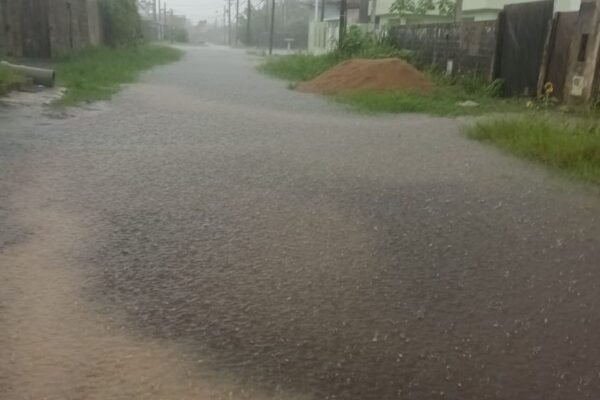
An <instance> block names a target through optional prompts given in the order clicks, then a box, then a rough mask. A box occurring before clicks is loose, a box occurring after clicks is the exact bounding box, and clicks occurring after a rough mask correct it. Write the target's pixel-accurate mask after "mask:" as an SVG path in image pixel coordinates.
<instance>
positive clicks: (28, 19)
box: [20, 0, 51, 58]
mask: <svg viewBox="0 0 600 400" xmlns="http://www.w3.org/2000/svg"><path fill="white" fill-rule="evenodd" d="M20 1H21V2H22V3H21V35H22V36H21V37H22V46H23V56H24V57H35V58H48V57H50V54H51V53H50V34H49V33H50V32H49V30H48V3H47V0H20Z"/></svg>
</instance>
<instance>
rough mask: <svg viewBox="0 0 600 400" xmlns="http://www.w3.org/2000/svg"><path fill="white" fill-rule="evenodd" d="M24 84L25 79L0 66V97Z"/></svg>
mask: <svg viewBox="0 0 600 400" xmlns="http://www.w3.org/2000/svg"><path fill="white" fill-rule="evenodd" d="M24 82H25V78H24V77H23V76H22V75H21V74H19V73H18V72H15V71H13V70H11V69H9V68H6V67H5V66H3V65H0V96H2V95H5V94H6V93H8V92H10V91H11V90H13V89H15V88H17V87H18V86H19V85H21V84H22V83H24Z"/></svg>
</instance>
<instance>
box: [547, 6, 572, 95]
mask: <svg viewBox="0 0 600 400" xmlns="http://www.w3.org/2000/svg"><path fill="white" fill-rule="evenodd" d="M578 16H579V12H577V11H573V12H561V13H557V14H556V16H555V17H554V23H553V26H552V36H551V37H550V42H549V48H548V66H547V68H546V73H545V76H544V82H551V83H552V86H553V87H554V93H553V94H554V96H555V97H556V98H557V99H562V98H563V95H564V86H565V80H566V79H567V72H568V68H569V53H570V50H571V42H572V41H573V35H574V34H575V30H576V28H577V19H578Z"/></svg>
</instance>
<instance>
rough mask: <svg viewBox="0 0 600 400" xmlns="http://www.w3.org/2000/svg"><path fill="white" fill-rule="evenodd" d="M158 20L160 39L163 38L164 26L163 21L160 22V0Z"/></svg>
mask: <svg viewBox="0 0 600 400" xmlns="http://www.w3.org/2000/svg"><path fill="white" fill-rule="evenodd" d="M156 21H158V40H163V28H162V23H161V22H160V0H158V13H157V17H156Z"/></svg>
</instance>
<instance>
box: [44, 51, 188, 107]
mask: <svg viewBox="0 0 600 400" xmlns="http://www.w3.org/2000/svg"><path fill="white" fill-rule="evenodd" d="M181 56H182V52H181V51H180V50H177V49H174V48H172V47H167V46H159V45H153V44H140V45H136V46H126V47H115V48H111V47H99V48H93V49H87V50H84V51H81V52H79V53H75V54H73V55H70V56H66V57H64V58H62V59H60V60H59V61H58V64H57V67H56V69H57V77H58V80H59V84H60V85H62V86H64V87H65V88H66V89H67V91H66V93H65V95H64V97H63V98H62V99H61V100H60V101H59V103H58V104H60V105H73V104H77V103H82V102H91V101H97V100H107V99H110V98H111V96H112V95H113V94H115V93H116V92H117V91H119V89H120V87H121V85H122V84H123V83H129V82H133V81H135V80H136V79H137V77H138V75H139V73H140V72H141V71H144V70H147V69H150V68H152V67H154V66H157V65H162V64H167V63H171V62H174V61H177V60H179V59H180V58H181Z"/></svg>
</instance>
